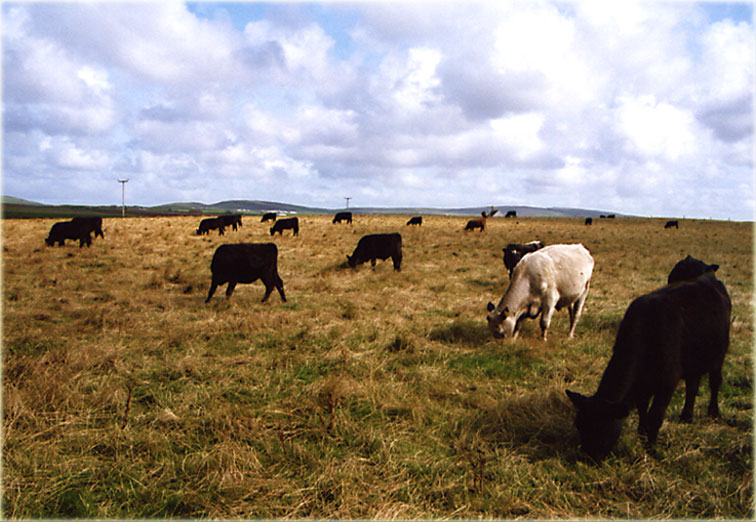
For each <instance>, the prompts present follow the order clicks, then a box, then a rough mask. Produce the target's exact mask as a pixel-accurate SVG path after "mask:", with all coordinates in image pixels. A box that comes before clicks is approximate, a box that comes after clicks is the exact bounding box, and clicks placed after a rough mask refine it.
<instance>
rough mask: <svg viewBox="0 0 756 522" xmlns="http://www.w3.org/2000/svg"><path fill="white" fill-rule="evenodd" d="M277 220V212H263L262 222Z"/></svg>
mask: <svg viewBox="0 0 756 522" xmlns="http://www.w3.org/2000/svg"><path fill="white" fill-rule="evenodd" d="M275 220H276V213H275V212H266V213H265V214H263V216H262V219H261V220H260V223H265V222H266V221H275Z"/></svg>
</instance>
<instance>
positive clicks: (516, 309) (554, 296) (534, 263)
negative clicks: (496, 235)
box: [487, 244, 593, 340]
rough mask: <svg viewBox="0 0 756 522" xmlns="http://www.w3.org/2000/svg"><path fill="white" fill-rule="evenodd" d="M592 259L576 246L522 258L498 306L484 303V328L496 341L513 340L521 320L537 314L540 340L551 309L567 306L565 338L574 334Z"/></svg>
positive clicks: (533, 317) (544, 250) (588, 286)
mask: <svg viewBox="0 0 756 522" xmlns="http://www.w3.org/2000/svg"><path fill="white" fill-rule="evenodd" d="M592 273H593V257H591V254H590V252H588V250H587V249H586V248H585V247H584V246H583V245H580V244H577V245H551V246H547V247H544V248H542V249H540V250H537V251H535V252H532V253H530V254H528V255H526V256H524V257H523V258H522V259H521V260H520V262H519V263H517V266H515V268H514V271H513V272H512V281H511V282H510V283H509V288H507V291H506V292H505V293H504V296H503V297H502V298H501V301H499V304H498V305H496V306H494V304H493V303H491V302H489V303H488V312H489V314H488V316H487V319H488V328H489V330H491V333H492V334H493V336H494V337H496V338H501V337H504V338H510V337H511V338H513V339H514V338H516V337H517V335H518V333H519V326H520V322H521V321H522V320H523V319H535V318H536V317H538V314H541V321H540V325H541V337H542V338H543V340H546V330H548V328H549V324H551V316H552V315H553V314H554V310H561V309H562V308H564V307H565V306H566V307H568V310H569V313H570V333H569V338H572V337H573V335H574V334H575V327H576V326H577V323H578V320H579V319H580V315H581V313H582V311H583V304H585V300H586V298H587V297H588V290H589V289H590V284H591V275H592Z"/></svg>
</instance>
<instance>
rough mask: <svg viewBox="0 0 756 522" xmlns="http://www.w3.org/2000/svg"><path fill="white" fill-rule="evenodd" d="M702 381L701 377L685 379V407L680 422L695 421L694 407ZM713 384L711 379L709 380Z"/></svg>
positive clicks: (692, 376)
mask: <svg viewBox="0 0 756 522" xmlns="http://www.w3.org/2000/svg"><path fill="white" fill-rule="evenodd" d="M700 381H701V376H700V375H691V376H690V377H688V378H687V379H685V405H684V406H683V410H682V413H681V414H680V420H681V421H683V422H690V421H691V420H693V405H694V404H695V402H696V395H697V394H698V383H699V382H700ZM709 382H711V379H710V380H709Z"/></svg>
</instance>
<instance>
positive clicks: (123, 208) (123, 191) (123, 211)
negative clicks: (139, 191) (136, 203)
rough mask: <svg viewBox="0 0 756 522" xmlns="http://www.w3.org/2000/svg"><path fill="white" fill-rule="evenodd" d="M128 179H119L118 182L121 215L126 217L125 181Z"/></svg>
mask: <svg viewBox="0 0 756 522" xmlns="http://www.w3.org/2000/svg"><path fill="white" fill-rule="evenodd" d="M127 181H129V179H128V178H126V179H119V180H118V183H120V184H121V217H126V203H125V201H126V199H125V196H126V182H127Z"/></svg>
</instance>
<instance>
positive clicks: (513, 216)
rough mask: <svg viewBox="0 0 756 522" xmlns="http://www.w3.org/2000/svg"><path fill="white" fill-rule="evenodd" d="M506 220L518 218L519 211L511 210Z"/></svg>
mask: <svg viewBox="0 0 756 522" xmlns="http://www.w3.org/2000/svg"><path fill="white" fill-rule="evenodd" d="M504 217H505V218H516V217H517V211H516V210H509V211H507V213H506V215H505V216H504Z"/></svg>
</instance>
